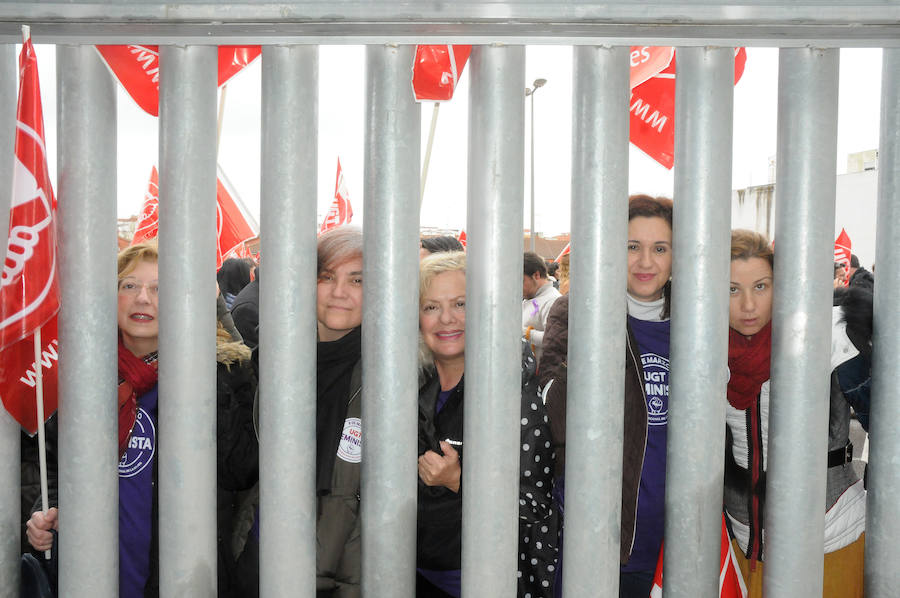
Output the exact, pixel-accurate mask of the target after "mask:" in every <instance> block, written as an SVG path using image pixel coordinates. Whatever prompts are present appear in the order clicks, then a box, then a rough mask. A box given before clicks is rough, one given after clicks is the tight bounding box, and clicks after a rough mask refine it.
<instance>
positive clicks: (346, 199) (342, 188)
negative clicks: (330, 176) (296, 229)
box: [319, 158, 353, 235]
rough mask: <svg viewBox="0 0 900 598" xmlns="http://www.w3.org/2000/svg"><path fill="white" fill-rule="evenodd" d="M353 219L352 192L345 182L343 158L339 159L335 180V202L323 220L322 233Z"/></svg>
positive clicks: (320, 231)
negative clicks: (342, 165)
mask: <svg viewBox="0 0 900 598" xmlns="http://www.w3.org/2000/svg"><path fill="white" fill-rule="evenodd" d="M351 220H353V208H352V207H351V206H350V193H349V192H348V191H347V184H346V183H345V182H344V171H343V170H342V169H341V159H340V158H338V161H337V176H336V177H335V181H334V202H332V204H331V209H329V210H328V214H327V215H326V216H325V220H323V221H322V226H320V227H319V234H320V235H321V234H322V233H324V232H325V231H327V230H330V229H332V228H334V227H336V226H340V225H342V224H349V222H350V221H351Z"/></svg>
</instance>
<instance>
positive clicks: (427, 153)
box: [419, 102, 441, 212]
mask: <svg viewBox="0 0 900 598" xmlns="http://www.w3.org/2000/svg"><path fill="white" fill-rule="evenodd" d="M440 107H441V103H440V102H435V103H434V110H433V111H432V112H431V131H429V133H428V145H427V146H425V163H424V164H422V181H421V183H420V184H419V211H420V212H421V211H422V202H423V201H424V200H425V180H426V179H427V178H428V163H429V162H430V161H431V146H432V145H433V144H434V131H435V129H436V128H437V119H438V110H439V109H440Z"/></svg>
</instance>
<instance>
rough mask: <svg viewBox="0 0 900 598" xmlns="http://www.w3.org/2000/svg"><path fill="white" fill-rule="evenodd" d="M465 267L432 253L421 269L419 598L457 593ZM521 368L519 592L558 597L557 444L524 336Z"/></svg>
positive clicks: (457, 259)
mask: <svg viewBox="0 0 900 598" xmlns="http://www.w3.org/2000/svg"><path fill="white" fill-rule="evenodd" d="M465 269H466V254H464V253H462V252H449V253H439V254H436V255H432V256H429V257H427V258H425V259H424V260H422V263H421V267H420V274H419V307H420V309H419V332H420V334H421V340H422V345H423V364H422V365H423V369H424V378H425V381H424V384H423V385H422V386H421V388H420V389H419V455H420V456H419V464H418V465H419V501H418V518H417V534H416V536H417V543H416V565H417V567H418V576H417V582H416V586H417V587H416V596H417V598H446V597H447V596H455V597H458V596H459V595H460V581H461V578H460V559H461V546H462V536H461V532H462V492H463V489H462V485H461V482H462V468H463V467H464V466H465V459H464V456H463V443H462V440H463V409H464V403H465V396H464V389H463V373H464V369H465V347H466V270H465ZM522 366H523V367H522V387H521V418H522V419H521V422H520V424H521V442H522V448H521V450H520V472H519V475H520V477H519V555H518V556H519V558H518V565H519V577H518V580H519V581H518V584H519V588H518V596H520V597H521V596H529V597H533V598H540V597H549V596H552V595H553V578H554V575H555V567H556V545H557V544H556V517H555V514H554V512H553V509H552V507H551V503H552V498H551V495H550V487H551V482H552V468H553V448H552V445H551V443H550V439H549V433H550V430H549V428H548V425H547V416H546V415H545V413H544V406H543V404H542V403H541V400H540V397H539V396H538V393H537V383H536V382H537V381H536V380H535V377H534V370H535V362H534V357H533V356H532V354H531V351H530V349H529V348H528V346H527V344H525V343H524V342H523V360H522ZM475 410H476V411H477V406H476V407H475Z"/></svg>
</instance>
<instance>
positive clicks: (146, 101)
mask: <svg viewBox="0 0 900 598" xmlns="http://www.w3.org/2000/svg"><path fill="white" fill-rule="evenodd" d="M96 47H97V51H98V52H100V55H101V56H102V57H103V59H104V60H105V61H106V64H107V65H109V68H110V69H111V70H112V72H113V74H114V75H115V76H116V78H117V79H118V80H119V83H121V84H122V86H123V87H124V88H125V91H127V92H128V95H130V96H131V99H133V100H134V101H135V102H136V103H137V105H138V106H140V107H141V108H142V109H143V110H144V112H147V113H148V114H151V115H153V116H159V46H138V45H131V46H96ZM261 53H262V47H261V46H219V76H218V81H219V85H220V86H221V85H224V84H225V83H226V82H227V81H228V80H229V79H231V77H233V76H234V75H235V74H236V73H237V72H238V71H240V70H241V69H242V68H244V67H245V66H247V65H248V64H250V63H251V62H253V61H254V60H255V59H256V57H257V56H259V55H260V54H261Z"/></svg>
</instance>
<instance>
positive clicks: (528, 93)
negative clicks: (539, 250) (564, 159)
mask: <svg viewBox="0 0 900 598" xmlns="http://www.w3.org/2000/svg"><path fill="white" fill-rule="evenodd" d="M546 83H547V80H546V79H535V80H534V83H532V87H526V88H525V97H528V96H531V234H530V235H529V236H530V237H531V251H532V253H533V252H534V94H535V92H537V90H538V88H540V87H543V86H544V85H546Z"/></svg>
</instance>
